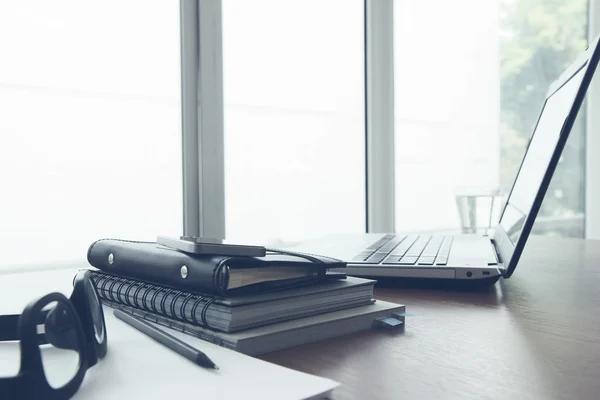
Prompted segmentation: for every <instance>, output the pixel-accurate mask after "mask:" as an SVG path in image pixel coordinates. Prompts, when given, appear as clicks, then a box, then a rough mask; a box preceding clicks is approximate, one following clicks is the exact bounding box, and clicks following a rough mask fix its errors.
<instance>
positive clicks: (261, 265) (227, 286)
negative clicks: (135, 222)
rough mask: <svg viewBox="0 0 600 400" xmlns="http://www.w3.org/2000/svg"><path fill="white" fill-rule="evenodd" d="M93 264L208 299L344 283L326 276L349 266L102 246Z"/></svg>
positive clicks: (129, 244)
mask: <svg viewBox="0 0 600 400" xmlns="http://www.w3.org/2000/svg"><path fill="white" fill-rule="evenodd" d="M87 258H88V261H89V263H90V264H91V265H92V266H94V267H96V268H98V269H101V270H103V271H105V272H108V273H111V274H115V275H119V276H124V277H129V278H135V279H141V280H146V281H151V282H160V283H161V284H164V285H167V286H172V287H176V288H178V289H182V290H190V291H194V292H199V293H203V294H208V295H218V296H234V295H244V294H249V293H263V292H267V291H272V290H280V289H286V288H291V287H297V286H302V285H307V284H313V283H316V282H319V281H322V280H329V279H334V278H344V277H345V275H344V274H327V271H328V270H329V269H330V268H335V269H336V270H339V269H340V268H342V269H343V268H344V267H346V263H345V262H343V261H341V260H337V259H334V258H329V257H323V256H317V255H312V254H303V253H292V252H282V251H277V250H269V251H268V253H267V255H266V256H265V257H231V256H221V255H196V254H190V253H185V252H182V251H179V250H176V249H172V248H170V247H166V246H163V245H160V244H158V243H154V242H135V241H127V240H118V239H102V240H98V241H96V242H94V243H92V245H91V246H90V247H89V249H88V255H87Z"/></svg>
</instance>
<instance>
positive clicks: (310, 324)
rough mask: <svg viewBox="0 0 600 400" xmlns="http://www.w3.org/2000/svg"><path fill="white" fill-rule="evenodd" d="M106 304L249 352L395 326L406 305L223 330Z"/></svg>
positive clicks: (382, 303)
mask: <svg viewBox="0 0 600 400" xmlns="http://www.w3.org/2000/svg"><path fill="white" fill-rule="evenodd" d="M106 305H108V306H112V307H118V308H120V309H121V310H123V311H125V312H128V313H131V314H134V315H137V316H139V317H141V318H144V319H145V320H147V321H151V322H154V323H157V324H159V325H162V326H166V327H169V328H171V329H173V330H175V331H179V332H183V333H185V334H187V335H190V336H193V337H196V338H199V339H202V340H205V341H207V342H211V343H214V344H216V345H219V346H221V347H225V348H228V349H231V350H235V351H238V352H240V353H244V354H247V355H250V356H256V355H260V354H264V353H269V352H272V351H277V350H283V349H287V348H289V347H294V346H298V345H301V344H307V343H313V342H318V341H321V340H326V339H332V338H336V337H340V336H345V335H348V334H351V333H356V332H361V331H366V330H370V329H372V328H373V329H378V328H387V329H390V328H392V327H394V326H395V327H398V326H399V325H400V326H401V325H403V324H404V320H405V317H404V312H405V311H406V306H404V305H403V304H395V303H390V302H387V301H382V300H377V301H375V300H373V301H372V302H371V303H370V304H368V305H362V306H359V307H353V308H348V309H343V310H338V311H332V312H329V313H325V314H318V315H313V316H309V317H304V318H298V319H295V320H292V321H284V322H279V323H276V324H270V325H266V326H261V327H258V328H253V329H246V330H243V331H240V332H234V333H224V332H215V331H211V330H209V329H205V328H202V327H198V326H195V325H192V324H187V323H182V322H179V321H175V320H173V319H170V318H166V317H163V316H161V315H158V314H153V313H149V312H145V311H141V310H137V309H133V308H131V307H126V306H119V305H117V304H111V303H110V302H109V303H108V304H106ZM388 320H394V321H395V324H394V325H390V324H389V322H387V321H388Z"/></svg>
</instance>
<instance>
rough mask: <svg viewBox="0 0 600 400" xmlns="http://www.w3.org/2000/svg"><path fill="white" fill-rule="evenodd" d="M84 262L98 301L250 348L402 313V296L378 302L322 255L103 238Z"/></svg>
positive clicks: (364, 284) (305, 339)
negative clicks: (215, 250) (195, 249)
mask: <svg viewBox="0 0 600 400" xmlns="http://www.w3.org/2000/svg"><path fill="white" fill-rule="evenodd" d="M88 261H89V263H90V264H91V266H92V267H94V268H92V277H93V280H94V282H95V284H96V287H97V289H98V294H99V295H100V297H101V300H102V302H103V304H105V305H107V306H110V307H114V308H120V309H122V310H124V311H127V312H130V313H132V314H135V315H137V316H140V317H142V318H144V319H146V320H149V321H152V322H155V323H158V324H161V325H164V326H167V327H170V328H172V329H176V330H178V331H181V332H184V333H187V334H190V335H193V336H195V337H199V338H201V339H204V340H207V341H210V342H212V343H216V344H218V345H221V346H223V347H226V348H230V349H233V350H237V351H239V352H241V353H244V354H248V355H259V354H263V353H267V352H271V351H275V350H281V349H284V348H288V347H293V346H296V345H300V344H304V343H310V342H315V341H319V340H324V339H329V338H333V337H337V336H341V335H345V334H349V333H354V332H358V331H363V330H367V329H371V328H373V327H377V326H386V327H390V326H394V325H401V324H402V323H403V322H404V317H403V313H404V311H405V307H404V305H400V304H393V303H388V302H384V301H375V299H374V298H373V289H374V284H375V281H373V280H369V279H362V278H355V277H349V276H346V275H345V274H340V273H339V272H336V273H330V272H329V270H330V269H334V268H335V269H336V271H339V269H340V267H344V266H345V264H344V263H343V262H341V261H339V260H335V259H330V258H326V257H321V256H315V255H305V254H298V253H289V252H277V251H270V252H268V253H267V255H266V256H265V257H230V256H218V255H210V256H209V255H195V254H190V253H186V252H182V251H179V250H175V249H171V248H169V247H165V246H162V245H159V244H157V243H149V242H132V241H123V240H116V239H103V240H99V241H96V242H95V243H93V244H92V245H91V246H90V248H89V250H88ZM394 321H395V322H394Z"/></svg>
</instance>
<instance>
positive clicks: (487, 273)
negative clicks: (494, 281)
mask: <svg viewBox="0 0 600 400" xmlns="http://www.w3.org/2000/svg"><path fill="white" fill-rule="evenodd" d="M481 273H482V274H483V275H489V274H490V271H483V272H481Z"/></svg>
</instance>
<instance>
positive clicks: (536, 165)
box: [500, 68, 585, 245]
mask: <svg viewBox="0 0 600 400" xmlns="http://www.w3.org/2000/svg"><path fill="white" fill-rule="evenodd" d="M584 71H585V68H581V69H580V70H579V71H578V72H577V73H576V74H575V75H573V76H572V77H571V79H569V80H568V81H567V82H566V83H565V84H564V85H563V86H562V87H561V88H559V89H558V90H557V91H555V92H554V94H552V95H551V96H550V97H549V98H548V99H547V100H546V103H545V104H544V108H543V109H542V113H541V115H540V118H539V120H538V124H537V126H536V128H535V131H534V132H533V135H532V137H531V140H530V143H529V147H528V149H527V152H526V154H525V157H524V158H523V162H522V164H521V169H520V170H519V173H518V175H517V177H516V179H515V182H514V186H513V189H512V191H511V193H510V196H509V197H508V200H507V204H506V207H505V209H504V212H503V214H502V217H501V219H500V225H501V226H502V229H504V231H505V232H506V235H507V236H508V238H509V239H510V241H511V242H512V244H513V245H516V243H517V240H518V239H519V236H521V232H522V230H523V225H524V223H525V220H526V218H527V215H528V214H529V213H530V212H531V209H532V207H533V202H534V200H535V197H536V195H537V193H538V191H539V189H540V186H541V184H542V180H543V178H544V174H545V173H546V170H547V169H548V165H549V163H550V159H551V158H552V155H553V153H554V150H555V148H556V146H557V144H558V140H559V138H560V133H561V130H562V127H563V125H564V123H565V120H566V119H567V117H568V115H569V112H570V111H571V107H572V105H573V101H574V100H575V96H576V95H577V91H578V89H579V87H580V85H581V81H582V79H583V75H584Z"/></svg>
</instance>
